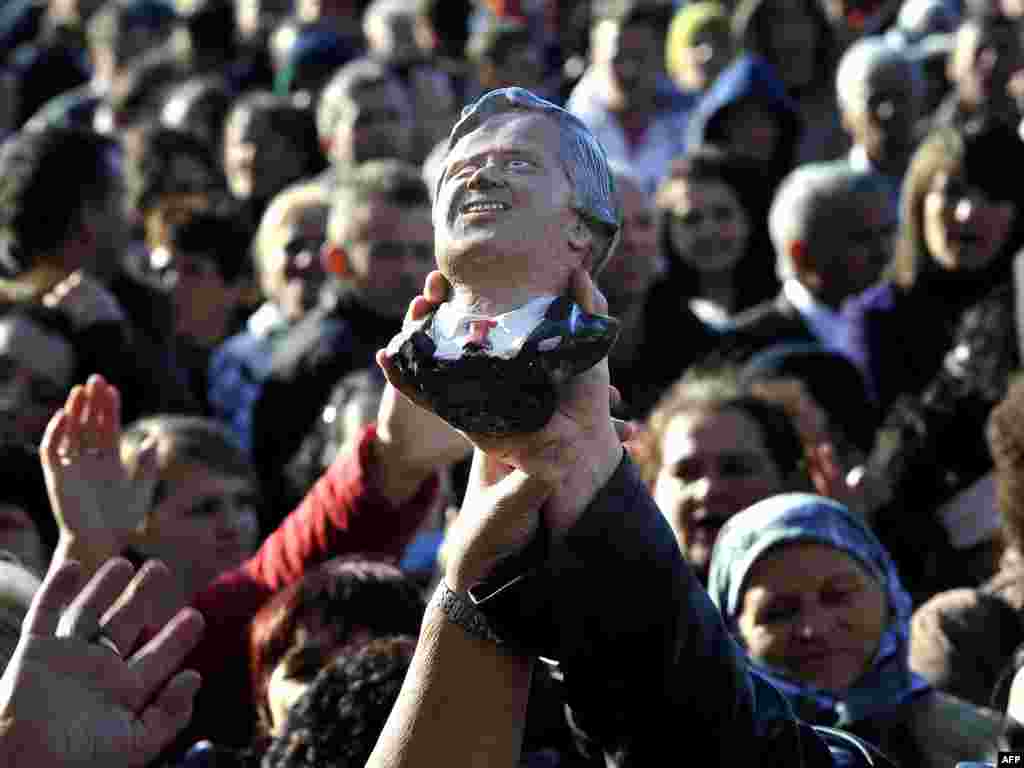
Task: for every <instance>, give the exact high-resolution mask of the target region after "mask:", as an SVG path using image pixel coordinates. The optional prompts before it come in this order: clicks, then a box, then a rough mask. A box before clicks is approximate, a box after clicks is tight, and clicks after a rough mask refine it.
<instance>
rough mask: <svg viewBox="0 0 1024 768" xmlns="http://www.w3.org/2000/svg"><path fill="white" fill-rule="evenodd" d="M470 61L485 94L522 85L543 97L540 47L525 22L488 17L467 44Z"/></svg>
mask: <svg viewBox="0 0 1024 768" xmlns="http://www.w3.org/2000/svg"><path fill="white" fill-rule="evenodd" d="M466 59H467V60H468V61H469V63H470V65H471V67H472V71H473V74H474V75H475V76H476V81H477V85H478V86H479V87H480V91H481V92H482V93H486V92H487V91H492V90H494V89H496V88H507V87H508V86H512V85H518V86H520V87H522V88H526V89H527V90H528V91H533V92H534V93H537V94H538V95H541V90H542V87H543V77H544V61H543V59H542V53H541V49H540V44H539V42H538V41H537V40H535V39H534V35H533V32H532V31H531V29H530V27H529V25H528V24H526V23H525V22H523V21H516V20H512V19H502V18H498V17H487V19H486V20H485V21H483V22H481V23H480V25H479V26H478V27H477V28H476V29H474V30H472V33H471V34H470V37H469V40H468V41H467V42H466Z"/></svg>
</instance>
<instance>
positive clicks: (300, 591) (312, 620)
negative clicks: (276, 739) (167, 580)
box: [249, 556, 424, 737]
mask: <svg viewBox="0 0 1024 768" xmlns="http://www.w3.org/2000/svg"><path fill="white" fill-rule="evenodd" d="M423 610H424V603H423V598H422V596H421V594H420V592H419V589H418V587H417V586H416V585H415V584H414V583H413V582H412V580H411V579H409V578H408V577H407V576H406V575H405V574H403V573H402V572H401V571H400V570H399V569H398V568H397V567H395V566H394V565H391V564H389V563H387V562H384V561H382V560H371V559H367V558H365V557H357V556H347V557H340V558H336V559H334V560H331V561H329V562H327V563H324V564H323V565H321V566H320V567H319V568H317V569H316V570H313V571H310V572H309V573H307V574H306V575H305V576H304V577H303V578H302V580H300V581H298V582H296V583H295V584H292V585H290V586H289V587H286V588H285V589H282V590H281V591H280V592H278V593H277V594H275V595H274V597H273V598H272V599H271V600H270V601H269V602H267V603H266V605H264V606H263V607H262V608H261V609H260V611H259V613H257V614H256V616H255V617H254V618H253V620H252V624H251V625H250V630H249V662H250V663H249V668H250V671H251V675H252V691H253V699H254V702H255V705H256V715H257V729H258V730H259V732H260V733H259V735H260V737H266V735H267V734H268V733H269V732H270V727H271V718H270V707H269V705H268V702H267V687H268V685H269V682H270V676H271V674H272V673H273V671H274V668H275V667H276V666H277V665H278V664H280V663H281V662H282V661H285V660H286V659H287V661H288V670H289V675H290V676H291V677H293V678H296V679H310V678H312V677H313V675H314V674H316V671H317V670H318V669H320V668H321V667H322V666H324V664H325V663H326V662H327V661H328V660H330V659H331V658H332V657H333V656H334V655H336V654H337V653H338V652H340V651H343V650H344V649H345V648H346V647H348V646H350V644H351V643H352V641H353V639H354V638H355V637H356V635H357V634H358V633H359V632H360V631H366V632H368V633H369V634H370V636H371V637H383V636H388V635H395V634H410V635H415V634H418V633H419V625H420V622H421V621H422V619H423Z"/></svg>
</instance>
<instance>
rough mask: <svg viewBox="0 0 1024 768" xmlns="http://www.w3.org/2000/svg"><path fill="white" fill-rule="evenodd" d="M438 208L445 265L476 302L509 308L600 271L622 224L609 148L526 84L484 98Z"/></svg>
mask: <svg viewBox="0 0 1024 768" xmlns="http://www.w3.org/2000/svg"><path fill="white" fill-rule="evenodd" d="M448 146H449V150H448V154H447V156H446V157H445V160H444V171H443V173H442V175H441V177H440V179H439V181H438V186H437V194H436V196H435V202H434V212H433V221H434V234H435V242H436V253H437V263H438V265H439V268H440V269H441V271H442V272H444V273H445V275H446V276H447V277H448V279H449V280H450V281H451V282H452V284H453V286H454V287H455V290H456V294H457V295H459V294H460V293H461V294H462V298H464V299H467V300H468V303H470V304H472V303H474V302H476V301H479V300H480V299H481V298H482V299H484V300H485V301H487V302H491V304H493V306H489V307H480V309H481V310H482V311H487V312H493V313H497V312H503V311H508V310H510V309H513V308H515V307H518V306H521V305H523V304H525V303H526V302H527V301H528V300H530V299H532V298H534V297H536V296H542V295H548V296H550V295H556V294H558V293H561V292H562V290H563V289H564V288H565V286H566V285H568V280H569V275H570V274H571V272H572V270H573V269H575V268H577V267H583V268H585V269H589V270H590V271H591V273H592V274H595V275H596V274H598V273H599V272H600V270H601V268H602V267H603V266H604V264H605V262H606V261H607V259H608V257H609V254H610V252H611V250H612V246H613V244H614V239H615V235H616V233H617V231H618V228H619V221H620V214H619V209H618V202H617V199H616V196H615V191H614V182H613V179H612V175H611V172H610V171H609V169H608V162H607V158H606V157H605V154H604V149H603V148H602V147H601V145H600V144H599V143H598V141H597V140H596V139H595V138H594V136H593V134H591V133H590V131H589V130H588V129H587V128H586V126H585V125H583V123H582V122H580V121H579V119H577V118H576V117H574V116H573V115H571V114H570V113H568V112H566V111H565V110H563V109H561V108H559V107H556V106H555V105H554V104H551V103H550V102H547V101H544V100H542V99H539V98H537V97H536V96H534V95H533V94H532V93H530V92H529V91H525V90H523V89H521V88H506V89H503V90H500V91H492V92H490V93H488V94H485V95H484V96H482V97H481V98H480V99H479V100H478V101H476V102H475V103H474V104H472V105H470V106H468V107H466V108H465V109H464V110H463V113H462V117H461V119H460V120H459V122H458V123H456V125H455V127H454V128H453V129H452V133H451V136H450V137H449V141H448Z"/></svg>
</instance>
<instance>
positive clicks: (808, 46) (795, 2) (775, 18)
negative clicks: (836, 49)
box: [766, 0, 819, 90]
mask: <svg viewBox="0 0 1024 768" xmlns="http://www.w3.org/2000/svg"><path fill="white" fill-rule="evenodd" d="M812 1H813V0H812ZM767 13H768V21H767V23H766V27H767V31H768V45H769V47H770V48H771V53H772V63H773V64H775V66H776V68H777V69H778V73H779V77H780V78H781V79H782V82H783V83H785V84H786V88H787V89H788V90H795V89H799V88H802V87H804V86H806V85H807V84H808V83H810V82H811V81H813V80H814V78H815V77H816V76H818V72H816V71H815V67H816V66H817V54H818V50H817V49H818V44H819V40H818V28H817V25H816V24H815V22H814V18H813V17H812V16H811V12H810V10H809V9H808V7H807V0H772V2H770V5H769V8H768V9H767Z"/></svg>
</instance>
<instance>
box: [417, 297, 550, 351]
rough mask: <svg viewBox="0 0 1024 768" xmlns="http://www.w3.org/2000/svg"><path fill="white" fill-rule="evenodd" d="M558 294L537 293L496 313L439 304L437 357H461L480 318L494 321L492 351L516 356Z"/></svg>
mask: <svg viewBox="0 0 1024 768" xmlns="http://www.w3.org/2000/svg"><path fill="white" fill-rule="evenodd" d="M556 298H557V297H556V296H538V297H537V298H535V299H531V300H530V301H529V302H527V303H526V304H524V305H523V306H521V307H519V308H518V309H513V310H512V311H511V312H506V313H504V314H502V315H496V316H494V317H488V316H486V315H480V314H476V313H472V312H466V311H465V310H464V309H463V308H461V307H456V306H453V305H452V304H450V303H445V304H442V305H441V306H440V307H438V308H437V312H436V313H435V314H434V321H433V325H432V326H431V332H432V335H433V337H434V343H435V344H436V345H437V350H436V351H435V352H434V357H435V358H437V359H439V360H457V359H458V358H460V357H461V356H462V349H463V347H465V346H466V343H467V342H468V341H469V340H470V338H471V337H472V334H473V327H472V325H471V323H473V322H474V321H478V320H489V321H492V322H494V326H493V327H491V328H490V329H489V330H488V331H487V334H486V337H487V341H488V342H490V344H491V348H490V354H492V355H493V356H495V357H502V358H505V359H509V358H512V357H515V356H516V354H517V353H518V352H519V348H520V347H521V346H522V344H523V342H524V341H525V340H526V337H527V336H529V335H530V333H531V332H532V331H533V329H534V328H536V327H537V325H538V324H539V323H540V321H541V320H542V319H543V318H544V313H545V312H547V311H548V307H549V306H550V305H551V302H553V301H554V300H555V299H556Z"/></svg>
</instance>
